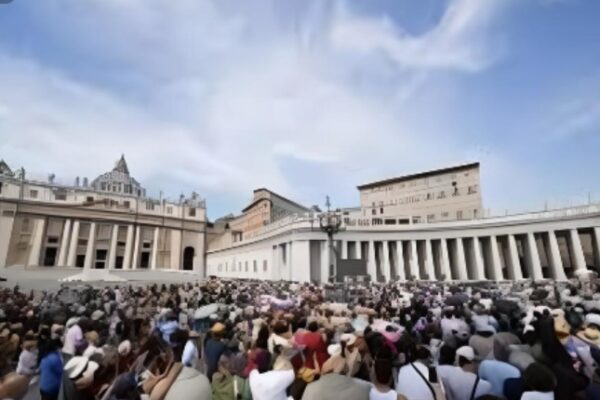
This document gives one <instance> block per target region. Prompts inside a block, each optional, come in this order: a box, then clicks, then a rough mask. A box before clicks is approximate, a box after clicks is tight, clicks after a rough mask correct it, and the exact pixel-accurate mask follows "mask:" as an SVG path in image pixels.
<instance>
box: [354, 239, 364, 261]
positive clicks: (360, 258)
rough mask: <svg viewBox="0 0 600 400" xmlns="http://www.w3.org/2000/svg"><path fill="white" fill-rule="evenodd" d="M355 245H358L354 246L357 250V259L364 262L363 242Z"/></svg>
mask: <svg viewBox="0 0 600 400" xmlns="http://www.w3.org/2000/svg"><path fill="white" fill-rule="evenodd" d="M354 243H356V244H355V245H354V248H355V249H356V259H357V260H362V242H361V241H360V240H359V241H358V242H354Z"/></svg>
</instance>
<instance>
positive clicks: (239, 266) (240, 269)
mask: <svg viewBox="0 0 600 400" xmlns="http://www.w3.org/2000/svg"><path fill="white" fill-rule="evenodd" d="M238 271H240V272H242V262H241V261H238Z"/></svg>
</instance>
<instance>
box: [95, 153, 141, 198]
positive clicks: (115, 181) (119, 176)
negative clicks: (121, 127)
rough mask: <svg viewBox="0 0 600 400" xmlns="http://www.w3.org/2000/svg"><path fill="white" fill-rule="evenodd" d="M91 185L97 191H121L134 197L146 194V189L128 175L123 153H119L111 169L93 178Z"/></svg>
mask: <svg viewBox="0 0 600 400" xmlns="http://www.w3.org/2000/svg"><path fill="white" fill-rule="evenodd" d="M92 187H93V188H94V190H96V191H99V192H107V193H121V194H128V195H133V196H136V197H145V196H146V189H144V188H143V187H142V186H141V185H140V183H139V182H138V181H136V180H135V179H134V178H133V177H132V176H131V175H129V168H128V167H127V161H125V155H121V158H120V159H119V160H118V161H117V163H116V165H115V167H114V168H113V169H112V171H109V172H106V173H104V174H102V175H100V176H98V177H97V178H96V179H94V180H93V181H92Z"/></svg>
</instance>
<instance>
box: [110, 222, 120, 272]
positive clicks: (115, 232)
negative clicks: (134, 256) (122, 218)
mask: <svg viewBox="0 0 600 400" xmlns="http://www.w3.org/2000/svg"><path fill="white" fill-rule="evenodd" d="M118 240H119V225H118V224H114V225H113V229H112V236H111V238H110V250H109V251H108V269H115V263H116V261H117V241H118Z"/></svg>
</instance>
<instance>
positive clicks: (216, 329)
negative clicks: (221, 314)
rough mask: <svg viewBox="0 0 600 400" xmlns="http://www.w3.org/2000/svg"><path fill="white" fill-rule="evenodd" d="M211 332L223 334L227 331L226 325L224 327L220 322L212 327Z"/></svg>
mask: <svg viewBox="0 0 600 400" xmlns="http://www.w3.org/2000/svg"><path fill="white" fill-rule="evenodd" d="M210 331H211V332H212V333H221V332H223V331H225V325H223V324H222V323H220V322H217V323H216V324H214V325H213V326H212V328H210Z"/></svg>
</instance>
